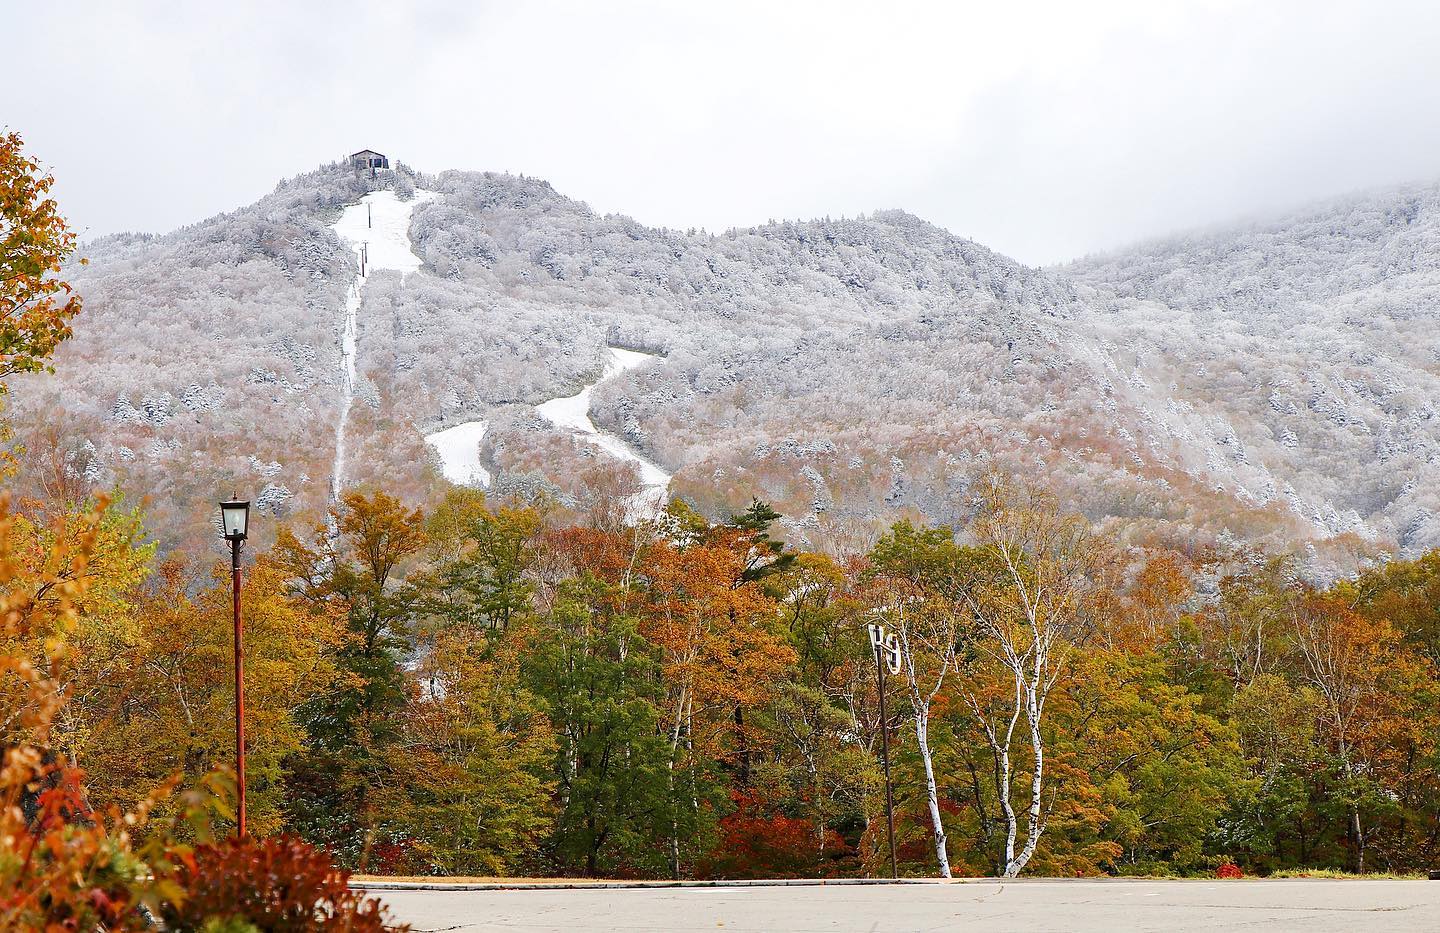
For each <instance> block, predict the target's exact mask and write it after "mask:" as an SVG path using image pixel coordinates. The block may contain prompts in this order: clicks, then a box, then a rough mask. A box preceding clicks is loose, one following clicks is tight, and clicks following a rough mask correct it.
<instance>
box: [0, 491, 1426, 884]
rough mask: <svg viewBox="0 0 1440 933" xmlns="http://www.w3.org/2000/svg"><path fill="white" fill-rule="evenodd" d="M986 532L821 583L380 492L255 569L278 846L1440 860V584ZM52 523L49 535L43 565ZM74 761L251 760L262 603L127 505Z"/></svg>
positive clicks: (800, 569)
mask: <svg viewBox="0 0 1440 933" xmlns="http://www.w3.org/2000/svg"><path fill="white" fill-rule="evenodd" d="M968 509H969V513H970V515H971V517H970V519H969V520H968V521H967V522H966V523H965V524H963V525H961V526H959V527H957V528H948V527H947V528H926V527H917V526H913V525H910V524H907V523H900V524H897V525H895V526H894V527H893V528H892V529H891V530H890V531H889V533H888V534H886V535H885V536H884V537H883V538H882V539H881V540H880V541H879V542H878V543H876V544H875V546H874V547H873V548H872V549H871V550H870V551H869V553H867V554H864V555H857V556H855V557H853V558H849V559H844V560H837V559H835V558H833V557H830V556H826V555H823V554H815V553H796V552H794V551H791V550H789V549H787V548H785V547H784V546H782V545H781V544H779V543H777V541H776V540H774V539H773V538H772V537H771V528H772V526H773V525H774V523H775V522H776V520H777V519H778V517H779V516H777V515H776V514H775V513H774V512H773V511H772V510H771V509H770V508H769V507H768V506H766V505H765V504H764V503H761V502H756V503H755V504H754V505H752V507H751V508H750V509H749V510H748V511H746V512H744V513H742V514H739V515H735V516H733V517H731V518H730V519H729V520H726V521H722V522H712V521H706V520H705V519H703V518H702V517H700V516H699V515H698V514H696V513H695V512H693V511H692V510H690V509H689V508H688V507H686V506H685V504H684V503H683V502H676V503H673V504H672V505H671V507H670V508H669V510H668V511H667V512H666V513H665V514H664V515H662V516H661V517H660V518H659V520H657V521H656V522H653V523H641V524H627V523H626V522H624V521H622V520H621V517H622V516H623V515H624V509H623V508H622V507H618V506H617V503H616V502H615V501H614V500H613V499H610V498H607V497H605V496H597V497H596V499H595V505H594V507H593V508H592V509H591V511H590V513H589V514H588V515H584V516H579V517H577V516H575V515H574V514H573V513H563V512H561V511H559V510H556V509H552V508H550V507H548V506H547V505H546V504H545V503H543V502H541V503H531V504H524V503H519V502H507V503H497V502H489V501H487V500H486V499H485V497H484V496H483V495H482V494H481V493H479V492H477V491H471V490H464V489H455V490H453V491H452V492H450V493H449V494H448V495H447V496H446V498H445V499H444V501H443V502H441V503H439V504H438V505H437V506H436V507H434V508H433V509H431V510H429V511H428V512H422V511H420V510H418V509H413V508H410V507H407V506H405V505H403V504H402V503H401V502H400V501H399V500H397V499H395V498H393V497H391V496H389V495H387V494H386V493H384V492H383V491H373V490H372V491H354V492H351V493H349V494H347V495H346V496H345V497H344V499H343V502H342V503H341V504H340V505H339V506H337V508H336V509H335V510H334V513H333V515H332V516H331V518H330V520H329V522H328V523H321V524H320V525H318V526H317V527H314V528H304V527H295V528H286V529H283V530H282V531H281V532H280V534H279V540H278V542H277V544H276V545H275V546H274V547H273V548H272V549H270V550H269V551H267V552H263V553H256V554H254V555H252V556H251V559H250V560H249V562H248V565H247V567H248V569H247V574H248V577H247V584H246V591H245V592H246V596H245V603H246V607H247V610H246V611H247V633H248V635H247V639H248V640H247V675H248V678H249V681H248V682H249V687H248V690H249V702H250V717H251V722H250V734H251V745H250V786H249V793H250V800H251V821H252V825H253V826H254V827H255V829H256V830H257V831H258V832H260V833H262V834H272V833H278V832H281V831H291V832H295V833H298V834H300V835H302V836H303V837H305V838H306V839H309V840H311V841H313V842H315V843H319V844H322V845H324V846H325V847H328V848H329V849H330V850H331V851H332V852H333V853H334V854H335V857H336V858H337V859H338V860H339V861H341V862H342V863H344V864H346V865H348V866H350V867H352V868H355V869H358V870H362V871H368V872H375V873H406V874H448V875H462V874H484V875H494V874H499V875H506V874H522V873H546V874H555V873H558V874H581V875H603V876H617V875H618V876H640V877H745V876H768V875H826V876H841V875H859V874H865V873H870V872H878V871H881V870H883V868H882V866H883V864H884V819H883V809H882V805H883V799H884V795H883V784H882V779H881V772H880V767H879V761H878V751H879V737H880V729H881V723H880V721H879V713H878V708H877V702H876V701H877V695H876V674H875V664H874V657H873V655H872V654H871V649H870V645H869V641H868V637H867V634H866V629H865V626H866V624H867V623H868V622H870V621H880V622H883V623H884V624H885V625H886V626H887V627H888V628H889V629H890V630H891V631H892V632H894V633H895V634H896V636H897V640H898V642H899V644H900V646H901V652H902V656H903V663H902V670H901V673H900V674H898V675H895V676H893V677H891V678H890V680H889V692H890V699H891V707H890V713H891V716H890V721H889V727H890V729H891V733H890V737H891V749H892V755H893V759H894V786H895V794H896V801H897V834H898V837H899V849H900V860H901V865H902V870H903V871H906V872H909V873H913V874H935V873H937V872H942V871H945V870H950V871H953V872H954V873H955V874H964V875H973V874H1005V873H1008V874H1015V873H1018V872H1020V871H1022V870H1023V871H1028V872H1032V873H1043V874H1060V875H1074V874H1106V873H1109V874H1145V873H1181V874H1187V873H1209V872H1213V871H1215V870H1216V869H1217V867H1218V866H1220V865H1222V864H1226V863H1231V862H1233V863H1234V864H1236V865H1238V866H1239V867H1240V868H1241V869H1243V870H1244V871H1246V872H1251V873H1260V874H1268V873H1272V872H1275V871H1280V870H1287V869H1298V868H1335V869H1349V870H1362V871H1371V870H1388V871H1404V870H1413V869H1416V868H1420V867H1425V866H1429V865H1431V864H1432V863H1433V862H1434V861H1435V860H1436V859H1437V857H1440V852H1437V849H1440V754H1437V752H1440V736H1437V727H1436V721H1435V719H1434V717H1433V716H1427V715H1426V713H1427V711H1428V710H1433V709H1434V705H1435V701H1436V699H1437V694H1440V681H1437V677H1436V665H1437V663H1440V610H1437V609H1436V608H1435V607H1436V605H1437V601H1436V598H1435V597H1436V596H1437V595H1440V554H1431V555H1427V556H1426V557H1424V558H1421V559H1420V560H1417V561H1410V562H1393V563H1390V564H1387V565H1384V566H1383V567H1380V568H1378V569H1375V570H1373V571H1371V572H1369V573H1366V574H1364V575H1363V576H1361V577H1360V578H1359V579H1357V580H1353V581H1348V582H1344V583H1341V584H1339V585H1336V586H1334V587H1332V588H1330V589H1325V590H1320V589H1316V588H1314V587H1313V586H1310V585H1308V584H1307V583H1306V582H1305V581H1304V580H1303V579H1302V578H1301V577H1300V576H1299V575H1298V574H1297V573H1296V572H1295V567H1294V565H1293V564H1292V563H1291V562H1289V561H1287V560H1286V559H1284V558H1279V557H1266V556H1264V555H1255V554H1248V553H1234V554H1229V555H1224V556H1215V557H1211V558H1205V559H1199V558H1193V557H1192V558H1185V557H1182V556H1180V555H1178V554H1174V553H1169V552H1160V551H1147V552H1136V551H1125V550H1121V549H1118V548H1117V547H1115V546H1114V545H1113V544H1112V543H1111V541H1109V540H1108V539H1107V538H1106V537H1101V536H1098V535H1097V534H1096V532H1095V531H1094V529H1092V528H1091V527H1090V526H1088V525H1087V524H1086V523H1085V522H1084V521H1083V520H1081V519H1079V518H1077V517H1074V516H1069V515H1067V514H1065V512H1064V510H1063V509H1061V508H1060V507H1059V506H1058V504H1057V503H1056V502H1054V501H1053V500H1051V499H1049V498H1047V497H1046V496H1045V495H1043V494H1041V493H1038V492H1035V491H1027V490H1025V489H1023V488H1016V487H1014V486H1011V485H1008V484H1006V483H1005V482H1004V481H1002V480H1001V479H1000V478H998V477H992V478H990V479H987V480H985V481H983V482H980V483H978V484H977V485H975V486H974V487H973V488H972V497H971V500H970V503H969V506H968ZM56 520H58V518H57V517H55V516H53V515H52V513H51V512H49V511H45V510H41V511H38V512H36V513H35V516H34V517H33V518H32V519H26V520H25V522H24V523H23V525H22V527H24V528H25V529H27V534H28V535H29V536H30V539H29V540H30V541H31V542H32V544H33V546H34V547H35V548H42V547H43V545H44V544H45V542H47V541H48V540H49V537H48V536H50V535H51V534H52V532H51V531H50V530H49V528H50V527H51V524H50V523H52V522H53V521H56ZM102 539H103V540H102V546H101V547H100V549H99V551H100V553H101V554H102V555H103V559H97V560H96V561H95V562H94V564H93V565H92V567H91V568H90V573H91V575H92V585H91V587H90V590H89V593H88V595H87V596H86V597H85V601H84V604H83V605H82V606H81V612H80V617H81V622H80V626H79V631H78V637H79V639H80V644H81V645H82V646H83V650H82V657H83V663H82V664H80V665H79V666H78V667H77V669H76V670H75V672H74V673H73V678H72V681H71V683H70V689H71V690H72V695H73V697H74V701H73V702H72V703H71V704H70V707H69V708H68V712H67V716H66V719H65V721H64V722H63V727H62V728H60V729H59V730H58V731H57V733H56V736H55V739H56V742H57V747H59V748H63V749H64V751H65V753H66V754H68V755H69V756H71V757H72V758H73V759H74V760H75V761H76V762H77V763H78V764H79V765H80V766H81V767H83V768H84V770H85V772H86V773H87V774H88V775H89V793H90V797H91V800H92V801H93V802H94V803H96V804H97V805H108V804H110V803H117V804H121V805H132V804H133V803H134V802H136V801H137V800H139V799H141V798H142V797H143V796H144V795H145V794H146V793H148V792H149V790H150V789H151V788H152V787H153V786H155V785H156V784H157V783H159V782H161V781H163V780H164V779H165V778H166V776H168V775H170V774H171V773H174V772H180V773H183V774H184V775H185V776H186V780H195V779H198V778H200V777H201V776H203V775H204V774H206V772H207V771H208V770H209V769H211V768H213V767H215V766H216V765H220V764H223V763H224V762H225V761H226V760H227V759H228V757H229V754H230V742H231V735H230V731H229V730H230V727H231V719H230V717H231V715H232V714H231V706H230V704H231V696H230V691H229V690H228V688H227V686H226V684H227V678H228V676H229V675H228V651H229V638H230V635H229V629H228V621H229V616H228V590H227V584H228V581H227V580H226V578H225V576H224V574H223V572H222V571H223V568H215V569H212V568H211V567H210V565H209V560H208V558H206V559H200V558H187V557H185V556H183V555H172V556H171V557H169V558H167V559H166V560H164V561H163V562H162V563H160V564H159V565H158V566H154V565H153V562H154V558H153V557H152V555H151V554H150V553H149V552H148V551H147V550H146V549H145V548H143V547H139V546H137V545H136V543H135V542H136V541H137V540H138V537H137V526H136V517H135V516H122V515H121V513H120V512H117V511H115V510H112V511H111V513H110V515H109V517H108V518H107V519H106V521H105V523H104V524H103V526H102Z"/></svg>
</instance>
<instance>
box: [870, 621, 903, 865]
mask: <svg viewBox="0 0 1440 933" xmlns="http://www.w3.org/2000/svg"><path fill="white" fill-rule="evenodd" d="M882 650H883V648H882V646H881V645H879V644H877V645H875V679H876V681H878V682H879V684H880V762H881V764H883V765H884V767H885V836H886V839H887V840H888V841H889V843H890V877H891V878H899V877H900V868H899V866H898V864H897V863H896V861H895V796H894V793H893V792H892V791H891V789H890V718H889V716H888V715H887V714H886V712H885V662H884V659H883V658H882V657H881V655H880V652H881V651H882Z"/></svg>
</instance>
